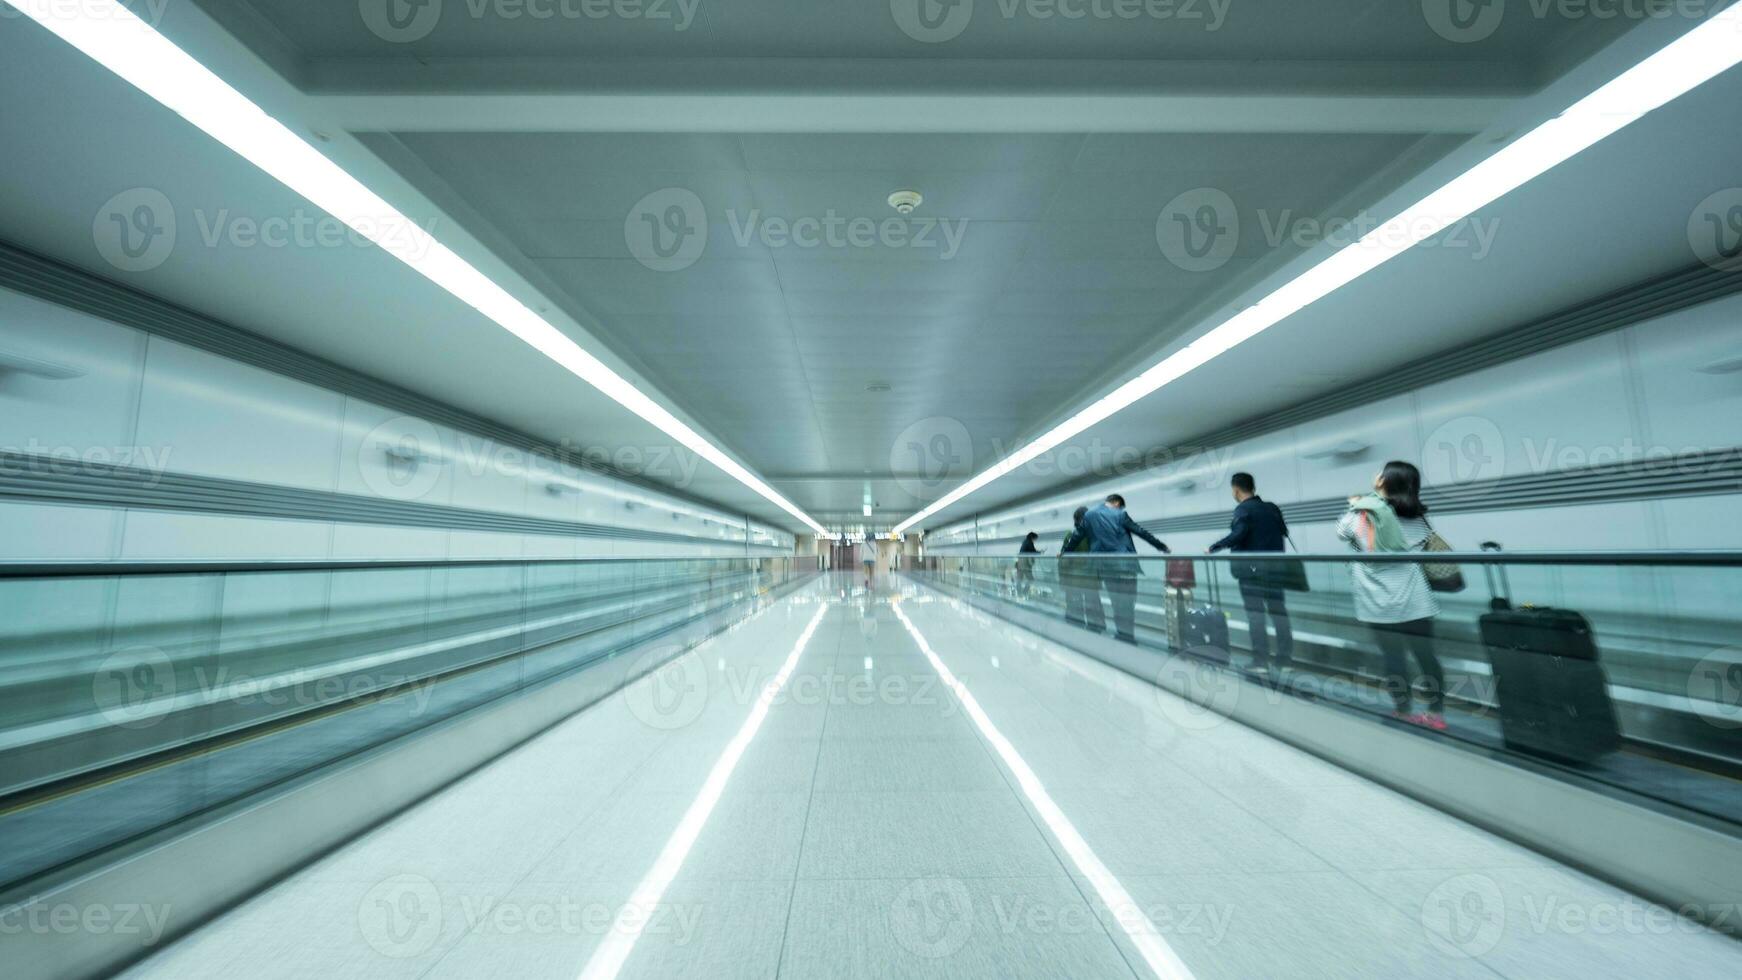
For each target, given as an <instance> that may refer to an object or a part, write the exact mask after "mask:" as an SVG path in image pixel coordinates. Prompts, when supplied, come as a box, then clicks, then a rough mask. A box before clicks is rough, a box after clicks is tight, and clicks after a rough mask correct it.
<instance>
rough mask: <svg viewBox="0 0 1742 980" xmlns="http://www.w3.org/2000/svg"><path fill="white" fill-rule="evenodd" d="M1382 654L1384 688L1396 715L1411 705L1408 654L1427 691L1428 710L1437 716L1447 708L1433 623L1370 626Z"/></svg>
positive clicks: (1422, 620) (1372, 624) (1431, 619)
mask: <svg viewBox="0 0 1742 980" xmlns="http://www.w3.org/2000/svg"><path fill="white" fill-rule="evenodd" d="M1368 625H1370V626H1372V627H1373V635H1374V637H1375V638H1376V639H1378V640H1379V649H1380V651H1381V652H1382V653H1384V654H1385V689H1386V690H1387V691H1389V692H1390V693H1391V702H1392V704H1394V705H1395V706H1396V707H1397V710H1398V712H1400V713H1408V711H1409V709H1410V706H1411V705H1412V704H1413V703H1414V700H1413V698H1412V697H1411V695H1410V689H1411V683H1410V672H1409V661H1408V659H1407V657H1406V655H1407V654H1414V655H1415V662H1416V664H1417V666H1419V667H1420V668H1421V673H1422V678H1423V680H1424V682H1425V684H1424V686H1425V687H1426V688H1427V692H1428V695H1427V703H1428V710H1429V711H1432V712H1434V713H1436V714H1437V713H1439V712H1442V711H1444V710H1445V708H1446V672H1445V669H1444V668H1442V667H1441V666H1440V658H1438V657H1436V656H1434V621H1433V618H1432V617H1429V618H1427V619H1412V620H1410V621H1409V622H1406V623H1369V624H1368Z"/></svg>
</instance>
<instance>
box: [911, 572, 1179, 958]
mask: <svg viewBox="0 0 1742 980" xmlns="http://www.w3.org/2000/svg"><path fill="white" fill-rule="evenodd" d="M895 616H896V618H897V619H900V620H901V625H903V626H905V627H907V632H908V634H909V635H911V636H912V637H913V642H914V643H916V644H917V645H918V646H919V652H920V653H923V654H925V658H926V660H928V661H930V662H931V666H932V669H933V670H935V671H937V672H938V677H940V678H942V679H943V682H944V686H946V687H948V688H949V689H950V690H951V691H952V692H954V693H955V695H956V699H957V700H959V701H960V702H961V703H962V710H963V711H964V712H965V713H966V714H967V716H968V717H969V718H970V719H972V720H973V722H974V726H975V727H977V728H978V729H980V734H981V735H983V736H985V738H986V741H988V742H990V743H991V744H992V748H993V749H994V750H996V751H997V753H998V757H999V758H1000V759H1002V760H1004V765H1005V766H1006V767H1008V768H1009V769H1010V772H1011V774H1012V775H1014V776H1015V777H1016V784H1017V785H1018V786H1019V787H1021V789H1022V794H1023V795H1024V796H1026V797H1028V802H1029V803H1030V804H1031V805H1033V807H1034V810H1035V813H1037V814H1039V816H1040V819H1041V820H1042V821H1043V822H1044V823H1045V824H1046V826H1047V829H1048V830H1050V831H1052V834H1053V836H1054V837H1056V838H1057V839H1058V842H1059V845H1060V846H1061V847H1063V848H1064V850H1065V853H1066V854H1067V855H1069V856H1070V859H1071V863H1072V864H1075V865H1076V866H1077V870H1078V871H1080V872H1082V875H1083V877H1084V878H1085V879H1087V880H1088V882H1089V884H1090V885H1092V886H1093V887H1094V889H1095V894H1097V895H1099V896H1100V898H1101V904H1102V905H1103V906H1105V907H1106V909H1107V911H1108V913H1109V917H1110V918H1111V919H1113V921H1114V922H1116V923H1118V925H1119V928H1120V929H1121V930H1123V931H1124V933H1125V935H1126V936H1127V937H1128V938H1129V939H1130V940H1131V943H1132V945H1134V946H1136V947H1137V951H1138V953H1139V954H1140V955H1141V956H1142V957H1143V960H1144V962H1145V963H1148V964H1149V968H1150V970H1152V971H1153V972H1154V973H1155V975H1156V976H1158V977H1162V978H1164V980H1191V977H1192V971H1191V970H1190V969H1188V968H1187V967H1186V965H1185V962H1184V961H1182V960H1181V959H1180V958H1179V954H1178V953H1175V952H1174V951H1173V947H1172V946H1169V945H1168V944H1167V941H1166V940H1164V939H1162V938H1161V934H1160V931H1159V930H1157V929H1156V928H1155V923H1153V922H1151V921H1150V920H1149V916H1148V915H1146V914H1144V912H1143V910H1142V909H1141V908H1140V907H1139V906H1138V904H1137V900H1136V899H1134V898H1132V897H1131V893H1130V892H1128V891H1126V890H1125V886H1124V885H1123V884H1121V883H1120V881H1119V879H1118V878H1115V877H1114V876H1113V872H1111V871H1109V870H1108V869H1107V866H1106V865H1105V864H1102V863H1101V859H1100V858H1099V857H1097V856H1096V855H1095V852H1094V850H1093V849H1091V848H1090V847H1089V842H1088V841H1086V840H1084V839H1083V835H1082V834H1081V833H1080V832H1078V830H1077V827H1076V825H1075V824H1073V823H1071V820H1070V818H1069V817H1067V816H1065V813H1064V811H1063V810H1061V809H1059V806H1058V804H1057V803H1055V802H1053V798H1052V795H1051V794H1050V793H1048V792H1047V791H1046V787H1045V786H1043V785H1041V782H1040V777H1038V776H1036V775H1035V774H1034V770H1033V769H1030V768H1029V766H1028V763H1027V761H1025V760H1024V759H1023V758H1022V756H1021V754H1019V753H1018V752H1017V751H1016V746H1014V745H1012V744H1010V740H1009V739H1007V738H1005V737H1004V734H1003V733H1002V732H1000V731H999V730H998V726H996V725H994V724H992V719H991V718H989V717H988V716H987V715H986V712H985V711H984V710H983V709H981V707H980V702H978V701H976V700H974V695H973V694H972V693H970V692H969V691H968V688H967V685H965V684H963V683H962V682H961V681H959V680H957V679H956V675H955V674H952V673H950V669H949V668H948V667H946V666H944V662H943V659H942V658H940V657H939V656H938V655H937V652H936V651H934V650H933V649H932V648H931V644H930V643H928V642H926V638H925V634H923V633H921V632H920V631H919V627H917V626H915V625H913V620H911V619H908V618H907V613H906V612H905V611H903V610H902V608H901V606H899V605H897V606H896V607H895Z"/></svg>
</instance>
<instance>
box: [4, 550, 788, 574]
mask: <svg viewBox="0 0 1742 980" xmlns="http://www.w3.org/2000/svg"><path fill="white" fill-rule="evenodd" d="M808 557H810V556H809V555H670V556H666V557H646V556H643V557H635V558H624V557H619V556H615V555H597V556H591V557H585V558H543V557H541V558H459V559H454V560H452V561H431V560H430V559H427V558H382V559H370V558H359V559H344V560H331V559H322V558H309V559H302V558H287V559H272V560H265V561H228V560H216V561H187V560H183V559H169V560H164V561H152V560H143V561H141V560H128V561H55V562H0V579H7V578H77V577H112V576H120V575H200V574H228V573H247V572H338V571H353V570H359V569H389V568H475V567H491V566H502V565H580V564H625V563H631V562H678V561H686V562H702V561H708V562H726V561H770V560H785V559H789V558H808Z"/></svg>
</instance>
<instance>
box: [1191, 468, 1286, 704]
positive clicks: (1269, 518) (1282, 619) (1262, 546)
mask: <svg viewBox="0 0 1742 980" xmlns="http://www.w3.org/2000/svg"><path fill="white" fill-rule="evenodd" d="M1229 482H1230V483H1231V484H1232V485H1233V489H1234V500H1235V501H1236V503H1235V505H1234V525H1233V527H1232V528H1231V529H1230V530H1229V531H1228V535H1227V537H1224V538H1223V539H1222V540H1220V541H1217V542H1216V543H1215V544H1213V545H1210V553H1211V554H1215V553H1216V552H1218V551H1222V550H1224V549H1225V550H1228V551H1231V552H1233V553H1235V554H1245V553H1250V552H1254V551H1259V552H1266V551H1268V552H1280V551H1283V550H1285V549H1286V547H1287V544H1286V542H1287V541H1288V522H1287V521H1285V520H1283V519H1282V508H1281V507H1278V506H1276V505H1275V504H1273V503H1270V502H1269V501H1266V500H1264V499H1263V498H1261V497H1259V496H1258V484H1257V482H1256V481H1254V480H1253V479H1252V474H1250V473H1236V474H1234V477H1233V479H1232V480H1231V481H1229ZM1276 565H1277V563H1276V562H1264V561H1249V562H1239V561H1237V562H1234V563H1233V567H1232V568H1231V569H1230V571H1232V572H1233V574H1234V578H1235V579H1237V580H1238V581H1239V582H1240V599H1241V601H1242V602H1244V603H1245V604H1246V622H1247V623H1248V624H1249V625H1250V626H1251V629H1252V655H1253V657H1255V658H1256V659H1257V662H1258V663H1259V664H1261V665H1263V666H1265V667H1268V668H1270V669H1271V670H1273V671H1280V670H1282V669H1284V668H1286V667H1288V665H1289V662H1290V661H1291V660H1292V659H1293V658H1294V630H1293V628H1292V627H1290V625H1289V622H1288V602H1287V600H1285V599H1284V597H1283V589H1282V585H1281V584H1280V583H1279V582H1277V581H1276V578H1277V568H1276ZM1267 614H1268V617H1269V619H1270V622H1271V623H1272V624H1274V625H1275V627H1276V660H1275V662H1274V663H1273V662H1271V659H1270V634H1269V632H1268V630H1266V629H1265V618H1266V615H1267Z"/></svg>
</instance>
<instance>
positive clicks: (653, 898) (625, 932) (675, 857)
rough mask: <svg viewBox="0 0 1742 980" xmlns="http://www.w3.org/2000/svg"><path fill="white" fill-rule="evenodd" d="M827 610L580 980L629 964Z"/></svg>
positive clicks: (807, 631) (608, 978) (609, 975)
mask: <svg viewBox="0 0 1742 980" xmlns="http://www.w3.org/2000/svg"><path fill="white" fill-rule="evenodd" d="M828 611H829V607H828V605H827V604H826V603H823V602H820V601H819V602H818V603H817V611H816V615H814V616H812V617H811V621H810V625H808V626H806V627H805V628H804V632H803V633H801V634H799V638H798V642H797V643H794V644H793V646H792V652H791V653H789V654H787V656H786V662H785V663H784V664H782V665H781V667H780V672H779V673H777V674H775V675H774V678H773V679H772V680H770V681H769V682H768V683H767V684H764V685H763V686H762V694H761V695H760V696H759V697H757V699H756V704H755V705H754V706H753V707H752V708H751V709H750V716H749V717H748V718H746V719H744V724H743V726H742V727H740V728H739V729H738V734H737V735H734V736H733V737H732V741H731V742H729V743H727V745H726V751H725V752H723V753H721V755H720V758H719V761H717V762H715V763H714V768H713V769H712V770H711V771H709V773H708V778H707V780H706V781H705V782H703V783H702V789H701V792H699V793H697V794H696V798H695V799H694V800H693V801H692V802H691V803H690V806H689V809H688V810H685V811H684V815H683V819H682V820H679V821H678V824H677V829H676V830H674V831H672V833H671V837H670V839H668V840H667V841H666V842H665V847H664V848H663V849H662V850H661V851H660V852H659V857H658V858H657V859H655V860H654V862H653V867H652V868H650V869H649V870H648V872H647V876H646V877H644V878H642V879H641V884H639V885H636V886H635V891H634V893H633V894H631V895H630V896H629V901H628V902H626V903H625V904H624V905H623V907H622V908H621V909H619V910H618V911H617V918H616V920H615V921H614V922H612V923H611V930H610V931H609V932H607V933H606V934H605V939H604V941H603V942H601V943H600V944H599V945H598V946H597V947H596V948H595V949H594V950H593V955H592V956H590V957H588V958H587V965H586V967H585V968H583V969H582V970H581V974H580V976H581V980H613V978H614V977H616V976H617V974H618V973H619V972H620V971H621V970H622V969H623V964H624V963H626V962H628V960H629V954H630V953H632V952H634V950H635V943H636V941H637V940H639V939H640V938H641V930H642V929H643V928H645V927H646V925H647V923H648V921H649V919H650V918H651V917H652V915H653V911H654V909H656V908H657V907H658V906H659V903H660V900H661V899H663V898H664V897H665V889H666V886H668V885H670V884H671V882H672V880H673V879H675V878H676V877H677V873H678V871H679V870H680V869H681V868H682V867H683V863H684V860H685V859H686V858H688V857H689V854H690V849H691V848H693V847H695V846H696V839H697V838H698V837H700V836H701V834H702V828H703V827H705V826H707V823H708V818H709V817H711V816H713V813H714V807H715V806H716V805H717V804H718V803H719V802H720V795H721V794H722V793H724V792H725V791H726V783H727V781H729V780H730V779H731V778H732V770H733V769H735V768H737V766H738V760H740V759H742V758H743V757H744V751H745V750H746V749H748V748H749V747H750V742H751V740H752V739H754V738H755V737H756V732H757V730H759V729H760V728H761V727H762V722H763V721H764V720H765V719H767V717H768V709H769V708H770V707H771V706H772V705H773V704H774V699H775V698H777V697H779V696H780V692H781V691H782V690H784V689H785V688H786V683H787V681H788V680H789V679H791V677H792V672H793V670H794V669H795V668H796V667H798V659H799V657H801V656H803V655H804V650H805V647H806V646H808V645H809V644H810V641H811V636H812V635H813V634H815V633H816V631H817V626H819V625H820V624H821V623H822V621H823V616H825V615H827V614H828Z"/></svg>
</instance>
